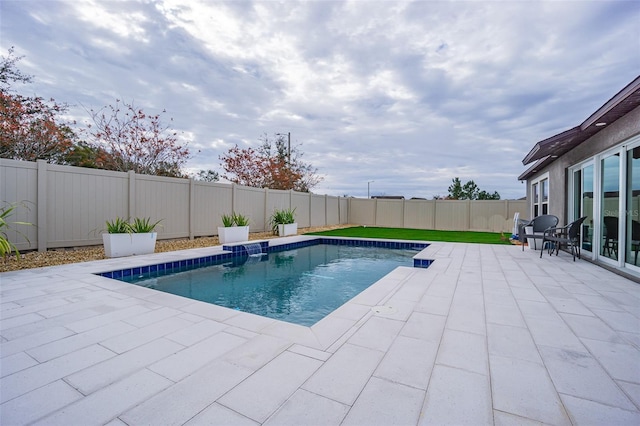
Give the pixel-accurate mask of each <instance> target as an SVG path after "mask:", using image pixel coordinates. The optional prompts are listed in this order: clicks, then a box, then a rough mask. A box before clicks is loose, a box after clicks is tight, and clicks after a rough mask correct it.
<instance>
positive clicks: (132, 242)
mask: <svg viewBox="0 0 640 426" xmlns="http://www.w3.org/2000/svg"><path fill="white" fill-rule="evenodd" d="M157 237H158V233H157V232H149V233H143V234H102V243H103V244H104V252H105V254H106V255H107V257H122V256H132V255H135V254H150V253H153V252H154V251H155V250H156V239H157Z"/></svg>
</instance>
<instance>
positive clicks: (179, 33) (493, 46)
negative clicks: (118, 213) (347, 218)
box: [0, 0, 640, 198]
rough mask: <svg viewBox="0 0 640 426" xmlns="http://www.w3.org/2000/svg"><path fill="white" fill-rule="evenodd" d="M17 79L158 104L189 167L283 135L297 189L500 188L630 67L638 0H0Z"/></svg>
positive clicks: (48, 90)
mask: <svg viewBox="0 0 640 426" xmlns="http://www.w3.org/2000/svg"><path fill="white" fill-rule="evenodd" d="M0 20H1V21H0V24H1V28H0V48H1V50H2V55H4V56H6V54H7V50H8V48H9V47H11V46H15V53H16V54H17V55H24V56H25V58H24V59H23V60H22V61H20V62H19V63H18V67H19V68H20V69H21V71H23V72H24V73H27V74H30V75H33V76H34V83H33V84H30V85H28V86H24V87H20V91H21V93H22V94H36V95H39V96H42V97H44V98H55V99H56V100H57V101H59V102H66V103H68V104H69V105H71V109H70V115H71V116H73V117H74V118H76V119H77V120H78V121H80V122H85V121H86V120H87V119H88V116H87V114H86V112H85V110H84V108H83V106H84V107H86V108H94V109H95V108H100V107H102V106H105V105H107V104H113V103H114V102H115V99H123V100H126V101H129V102H131V101H133V102H135V104H136V105H137V106H139V107H142V108H143V109H144V110H145V112H148V113H158V112H160V111H162V110H163V109H166V111H167V114H166V115H165V117H172V118H173V123H172V125H173V127H174V128H175V129H176V130H178V131H179V132H180V135H181V138H182V139H183V140H184V141H185V142H188V143H189V147H190V148H191V151H192V152H193V153H194V156H193V158H192V159H191V160H190V161H189V167H190V168H192V169H194V170H197V169H209V168H211V169H214V170H220V164H219V163H220V162H219V159H218V156H219V155H221V154H223V153H224V152H226V151H227V150H228V149H229V148H230V147H232V146H234V145H235V144H238V145H239V146H240V147H247V146H253V147H255V146H257V145H258V143H259V142H258V138H259V137H260V136H261V135H262V134H264V133H265V132H266V133H267V134H269V135H273V134H275V133H287V132H291V140H292V143H294V144H302V146H301V150H302V151H303V152H304V157H303V159H304V160H306V161H307V162H310V163H312V164H313V165H314V166H316V167H317V168H318V170H319V173H320V174H321V175H322V176H323V177H324V181H323V182H322V183H321V184H320V185H318V186H317V187H316V188H315V189H314V192H316V193H323V194H330V195H350V196H358V197H366V195H367V182H369V181H373V182H372V183H371V184H370V188H371V195H404V196H406V197H425V198H432V197H433V196H434V195H446V194H447V188H448V186H449V184H450V183H451V179H452V178H454V177H460V179H461V180H462V181H463V182H466V181H467V180H470V179H473V180H474V181H475V182H476V183H477V184H478V185H479V186H480V188H481V189H484V190H487V191H489V192H493V191H498V192H499V193H500V194H501V196H502V198H519V197H522V196H524V195H525V189H524V185H523V184H521V183H520V182H518V180H517V176H518V175H519V174H520V173H522V172H523V171H524V170H525V166H523V165H522V162H521V161H522V158H523V157H524V156H525V155H526V154H527V152H528V151H529V150H530V149H531V147H532V146H533V144H534V143H535V142H537V141H539V140H542V139H545V138H547V137H550V136H553V135H555V134H556V133H559V132H561V131H564V130H567V129H569V128H571V127H574V126H576V125H578V124H580V123H581V122H582V121H583V120H585V119H586V118H587V117H588V116H589V115H590V114H591V113H592V112H594V111H595V110H596V109H597V108H598V107H600V106H601V105H602V104H604V103H605V102H606V101H607V100H608V99H610V98H611V97H612V96H613V95H614V94H616V93H617V92H618V91H619V90H620V89H622V88H623V87H624V86H625V85H626V84H628V83H629V82H631V81H632V80H633V79H634V78H635V77H636V76H637V75H638V74H639V73H640V24H639V22H640V2H638V1H553V2H547V1H542V2H541V1H518V2H507V1H493V2H490V1H483V2H480V1H452V2H449V1H414V2H408V1H381V0H379V1H366V0H358V1H349V2H337V1H305V2H294V1H289V0H287V1H278V2H276V1H253V2H251V1H229V2H218V1H209V0H206V1H203V0H189V1H186V0H159V1H139V2H138V1H97V0H94V1H81V0H75V1H68V2H67V1H51V0H49V1H39V0H30V1H24V0H20V1H10V0H2V2H0Z"/></svg>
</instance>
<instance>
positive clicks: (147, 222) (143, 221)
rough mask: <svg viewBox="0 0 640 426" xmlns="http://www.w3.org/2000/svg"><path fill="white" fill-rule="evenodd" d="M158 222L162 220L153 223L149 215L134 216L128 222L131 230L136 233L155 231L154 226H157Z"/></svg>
mask: <svg viewBox="0 0 640 426" xmlns="http://www.w3.org/2000/svg"><path fill="white" fill-rule="evenodd" d="M160 222H162V219H160V220H159V221H157V222H155V223H151V218H150V217H145V218H139V217H136V218H135V219H133V222H132V223H130V224H129V226H130V227H131V231H132V232H134V233H136V234H145V233H149V232H153V231H155V229H156V226H158V224H159V223H160Z"/></svg>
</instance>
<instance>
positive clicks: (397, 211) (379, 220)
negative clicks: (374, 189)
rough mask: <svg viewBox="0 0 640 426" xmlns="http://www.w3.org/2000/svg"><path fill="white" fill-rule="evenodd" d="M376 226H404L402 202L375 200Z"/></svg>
mask: <svg viewBox="0 0 640 426" xmlns="http://www.w3.org/2000/svg"><path fill="white" fill-rule="evenodd" d="M376 226H384V227H388V228H402V227H403V226H404V200H384V199H377V200H376Z"/></svg>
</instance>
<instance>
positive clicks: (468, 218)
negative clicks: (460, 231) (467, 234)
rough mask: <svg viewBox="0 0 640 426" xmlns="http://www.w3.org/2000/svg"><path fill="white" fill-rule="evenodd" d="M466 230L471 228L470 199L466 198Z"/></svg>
mask: <svg viewBox="0 0 640 426" xmlns="http://www.w3.org/2000/svg"><path fill="white" fill-rule="evenodd" d="M466 230H467V231H470V230H471V200H467V229H466Z"/></svg>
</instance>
